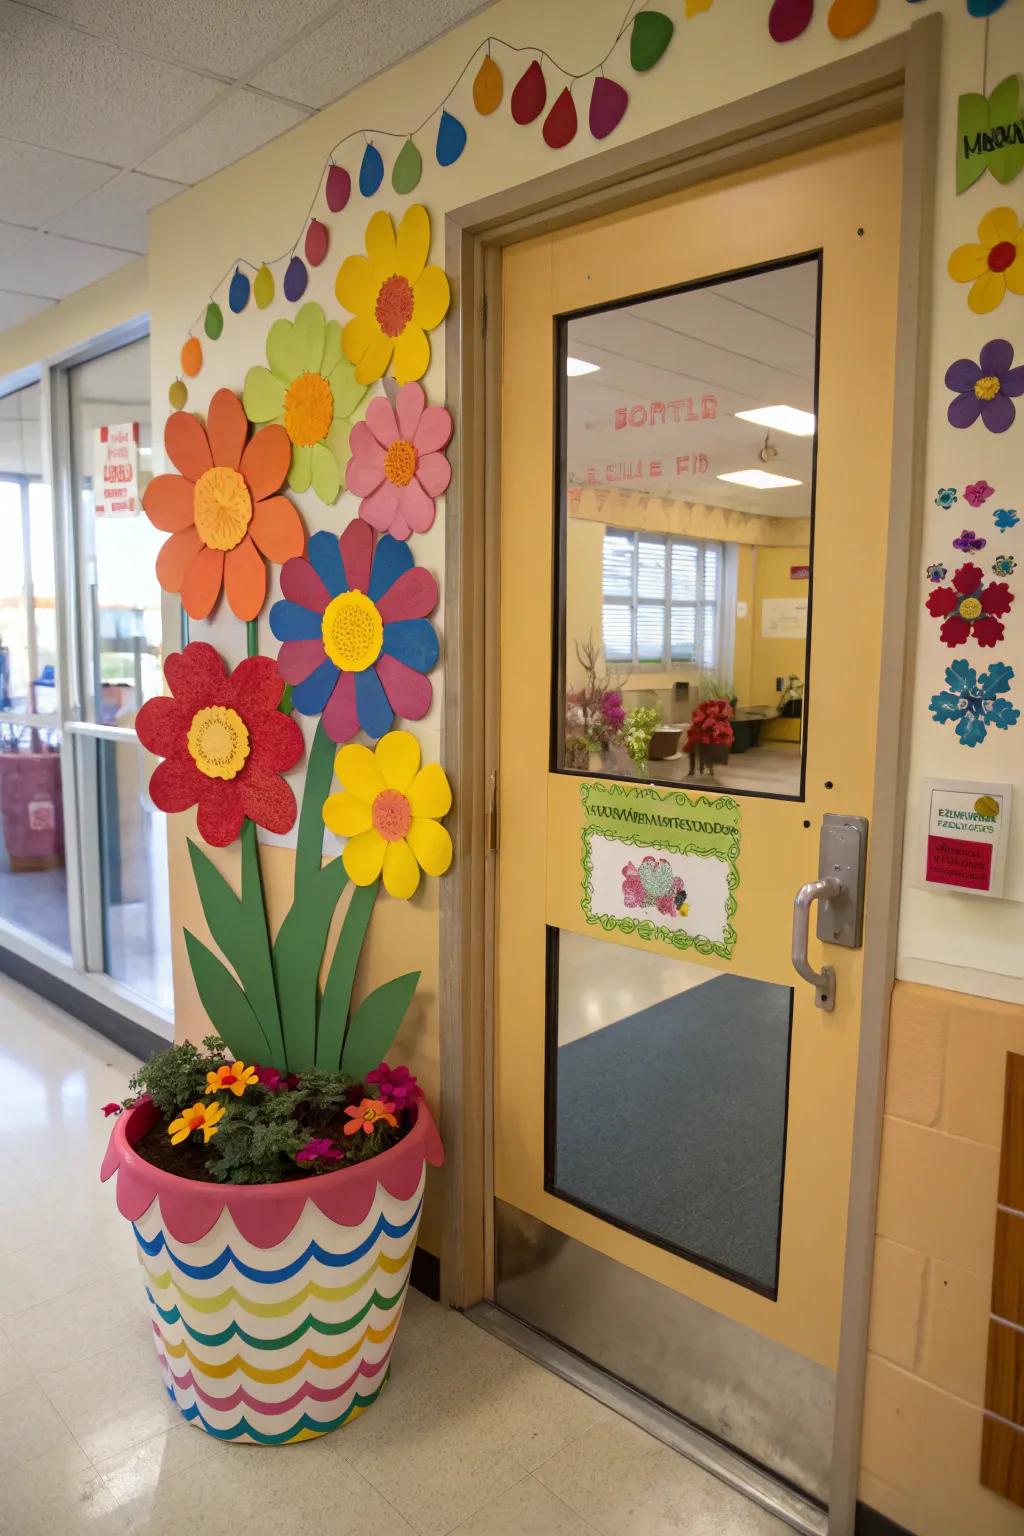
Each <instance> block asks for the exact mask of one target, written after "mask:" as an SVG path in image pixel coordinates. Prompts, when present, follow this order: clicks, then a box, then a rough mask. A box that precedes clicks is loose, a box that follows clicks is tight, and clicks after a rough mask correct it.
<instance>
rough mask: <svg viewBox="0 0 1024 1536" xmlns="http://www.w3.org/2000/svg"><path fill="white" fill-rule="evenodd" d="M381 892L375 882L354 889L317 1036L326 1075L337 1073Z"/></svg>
mask: <svg viewBox="0 0 1024 1536" xmlns="http://www.w3.org/2000/svg"><path fill="white" fill-rule="evenodd" d="M379 889H380V881H379V880H375V881H374V882H373V884H372V885H357V886H355V887H353V890H352V900H351V901H350V902H349V904H348V911H347V912H346V913H345V920H344V922H343V923H342V925H341V932H340V934H339V935H338V943H337V947H336V948H335V951H334V954H333V956H332V958H331V968H330V970H329V971H328V973H327V981H326V983H325V985H324V995H323V999H322V1001H321V1003H320V1014H319V1019H318V1022H317V1032H316V1064H317V1066H318V1067H320V1069H321V1070H322V1071H324V1072H337V1071H338V1066H339V1063H340V1061H341V1056H342V1045H343V1042H344V1039H345V1026H346V1025H347V1023H348V1010H349V1006H350V1004H351V1002H352V985H353V982H354V981H355V979H356V967H357V966H358V964H359V956H360V954H361V953H362V949H363V940H364V939H365V938H366V929H367V926H368V925H369V922H370V914H371V912H372V911H373V904H374V902H375V901H376V899H377V892H378V890H379Z"/></svg>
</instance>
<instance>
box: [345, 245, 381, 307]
mask: <svg viewBox="0 0 1024 1536" xmlns="http://www.w3.org/2000/svg"><path fill="white" fill-rule="evenodd" d="M377 287H378V284H377V282H376V280H375V279H374V276H373V268H372V267H371V266H370V261H369V258H368V257H366V256H346V257H345V260H344V261H343V262H342V264H341V266H340V267H339V268H338V275H337V277H336V278H335V279H334V292H335V295H336V296H337V300H338V303H339V304H340V305H341V306H342V308H344V309H350V310H351V311H352V313H353V314H354V315H365V314H370V315H372V314H373V306H374V305H375V304H376V302H377Z"/></svg>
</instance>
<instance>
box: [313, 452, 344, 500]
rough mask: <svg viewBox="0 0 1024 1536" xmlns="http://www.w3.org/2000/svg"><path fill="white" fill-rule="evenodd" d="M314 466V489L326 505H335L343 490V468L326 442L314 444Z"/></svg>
mask: <svg viewBox="0 0 1024 1536" xmlns="http://www.w3.org/2000/svg"><path fill="white" fill-rule="evenodd" d="M312 468H313V489H314V491H316V494H317V495H318V496H319V497H320V500H321V501H322V502H323V503H324V505H325V506H327V507H330V506H333V505H334V503H335V502H336V501H337V499H338V492H339V491H340V490H341V468H340V466H339V464H338V461H337V459H336V458H335V456H334V454H333V453H332V452H331V450H330V449H329V448H328V447H327V446H326V444H324V443H314V444H313V449H312Z"/></svg>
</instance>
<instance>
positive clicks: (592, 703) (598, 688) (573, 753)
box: [565, 635, 626, 773]
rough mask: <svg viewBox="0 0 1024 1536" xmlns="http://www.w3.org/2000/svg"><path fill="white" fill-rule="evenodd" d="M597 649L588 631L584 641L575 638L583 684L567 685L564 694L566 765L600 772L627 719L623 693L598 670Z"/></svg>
mask: <svg viewBox="0 0 1024 1536" xmlns="http://www.w3.org/2000/svg"><path fill="white" fill-rule="evenodd" d="M599 654H600V653H599V651H598V648H597V646H596V645H595V643H594V637H593V636H592V635H591V636H590V638H589V639H588V640H587V641H586V643H585V644H583V645H581V644H580V642H579V641H577V642H576V659H577V661H578V662H579V664H580V666H581V668H582V669H583V675H584V679H585V681H584V684H583V687H582V688H570V689H569V690H568V692H567V693H566V696H565V766H566V767H567V768H589V769H590V771H591V772H592V773H600V771H601V769H602V767H603V766H604V754H605V752H606V751H607V750H608V748H609V747H610V746H612V745H613V744H614V743H615V742H617V741H618V740H620V738H621V735H622V727H623V725H624V724H625V720H626V710H625V707H624V705H623V703H622V694H621V693H620V692H619V690H618V689H617V688H613V687H612V685H611V678H610V677H609V676H608V675H607V673H605V674H602V673H601V672H600V671H599V665H598V662H599Z"/></svg>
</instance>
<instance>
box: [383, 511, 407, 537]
mask: <svg viewBox="0 0 1024 1536" xmlns="http://www.w3.org/2000/svg"><path fill="white" fill-rule="evenodd" d="M388 533H390V535H391V537H392V538H393V539H407V538H408V537H409V535H410V533H412V529H411V528H410V527H409V524H408V523H407V522H406V520H405V518H404V517H403V516H402V514H401V512H396V513H395V515H394V517H393V518H392V519H391V527H390V528H389V529H388Z"/></svg>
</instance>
